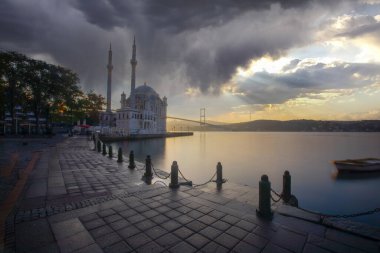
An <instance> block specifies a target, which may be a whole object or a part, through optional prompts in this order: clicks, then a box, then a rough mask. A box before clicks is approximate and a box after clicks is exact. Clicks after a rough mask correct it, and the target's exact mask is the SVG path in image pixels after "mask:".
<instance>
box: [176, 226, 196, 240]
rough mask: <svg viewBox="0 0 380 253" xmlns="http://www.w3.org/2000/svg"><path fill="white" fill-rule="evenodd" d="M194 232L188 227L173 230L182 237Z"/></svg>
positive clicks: (184, 237)
mask: <svg viewBox="0 0 380 253" xmlns="http://www.w3.org/2000/svg"><path fill="white" fill-rule="evenodd" d="M193 233H194V232H193V231H191V230H190V229H188V228H186V227H181V228H179V229H177V230H175V231H174V232H173V234H175V235H176V236H178V237H179V238H181V239H186V238H188V237H189V236H190V235H192V234H193Z"/></svg>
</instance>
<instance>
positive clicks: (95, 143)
mask: <svg viewBox="0 0 380 253" xmlns="http://www.w3.org/2000/svg"><path fill="white" fill-rule="evenodd" d="M93 141H94V150H95V151H96V140H95V139H93Z"/></svg>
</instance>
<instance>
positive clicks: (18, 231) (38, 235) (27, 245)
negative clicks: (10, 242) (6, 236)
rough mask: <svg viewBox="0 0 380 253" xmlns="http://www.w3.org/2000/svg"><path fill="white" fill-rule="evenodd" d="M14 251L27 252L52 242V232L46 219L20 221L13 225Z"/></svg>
mask: <svg viewBox="0 0 380 253" xmlns="http://www.w3.org/2000/svg"><path fill="white" fill-rule="evenodd" d="M15 240H16V242H17V243H16V252H28V251H31V250H32V249H35V248H41V247H44V246H46V245H48V244H50V243H54V238H53V234H52V232H51V230H50V226H49V223H48V222H47V220H46V219H39V220H35V221H28V222H22V223H20V224H17V225H16V227H15Z"/></svg>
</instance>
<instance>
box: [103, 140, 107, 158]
mask: <svg viewBox="0 0 380 253" xmlns="http://www.w3.org/2000/svg"><path fill="white" fill-rule="evenodd" d="M106 154H107V148H106V144H105V143H104V142H103V155H106Z"/></svg>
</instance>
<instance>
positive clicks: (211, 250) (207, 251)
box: [200, 242, 229, 253]
mask: <svg viewBox="0 0 380 253" xmlns="http://www.w3.org/2000/svg"><path fill="white" fill-rule="evenodd" d="M200 251H201V252H202V253H215V252H218V253H227V252H229V250H228V249H227V248H226V247H223V246H222V245H220V244H217V243H215V242H210V243H209V244H207V245H206V246H205V247H203V248H202V249H201V250H200Z"/></svg>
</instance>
